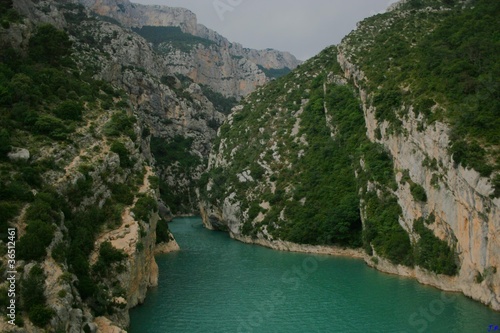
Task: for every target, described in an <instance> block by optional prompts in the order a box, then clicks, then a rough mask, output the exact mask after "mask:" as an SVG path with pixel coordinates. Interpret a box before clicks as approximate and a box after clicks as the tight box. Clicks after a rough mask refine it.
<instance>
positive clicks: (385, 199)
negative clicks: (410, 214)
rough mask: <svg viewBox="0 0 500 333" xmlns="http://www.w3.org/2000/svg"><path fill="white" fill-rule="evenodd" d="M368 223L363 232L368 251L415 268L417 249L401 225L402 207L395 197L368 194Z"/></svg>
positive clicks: (365, 198) (366, 196)
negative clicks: (415, 249) (414, 261)
mask: <svg viewBox="0 0 500 333" xmlns="http://www.w3.org/2000/svg"><path fill="white" fill-rule="evenodd" d="M364 200H365V207H366V216H367V218H366V221H365V228H364V230H363V241H364V248H365V250H366V251H367V253H368V254H371V253H372V249H371V246H373V248H374V249H375V251H376V252H377V254H378V255H380V256H382V257H385V258H387V259H389V260H390V261H391V262H393V263H394V264H403V265H406V266H413V249H412V244H411V241H410V237H409V236H408V233H407V232H406V231H405V230H404V229H403V228H402V227H401V225H400V224H399V217H400V216H401V213H402V212H401V207H400V206H399V204H398V202H397V199H396V197H395V196H394V195H392V194H388V193H387V192H384V193H383V194H382V195H381V196H379V195H377V194H376V193H374V192H368V193H367V194H365V196H364Z"/></svg>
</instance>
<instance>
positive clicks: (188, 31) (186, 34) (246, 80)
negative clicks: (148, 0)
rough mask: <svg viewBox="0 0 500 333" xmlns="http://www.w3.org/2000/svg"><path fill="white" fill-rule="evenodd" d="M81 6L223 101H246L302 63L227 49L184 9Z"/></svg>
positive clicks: (106, 2)
mask: <svg viewBox="0 0 500 333" xmlns="http://www.w3.org/2000/svg"><path fill="white" fill-rule="evenodd" d="M80 3H82V4H84V5H85V6H86V7H88V8H90V9H91V10H93V11H94V12H96V13H98V14H99V15H103V16H107V17H110V18H112V19H114V20H116V21H118V22H119V23H120V24H122V25H123V26H124V27H129V28H134V31H136V32H138V33H139V34H141V35H142V36H143V37H145V38H146V39H147V40H148V41H149V42H150V43H152V44H153V45H154V46H155V48H156V49H157V50H159V51H161V53H162V54H163V56H164V62H165V65H166V67H165V68H167V69H168V70H169V71H170V72H173V73H179V74H183V75H185V76H188V77H189V78H191V79H192V80H193V81H195V82H196V83H198V84H203V85H207V86H209V87H210V88H211V89H213V90H214V91H216V92H218V93H221V94H223V95H224V96H226V97H235V98H240V97H243V96H246V95H248V94H249V93H251V92H252V91H254V90H255V89H256V88H257V87H258V86H261V85H263V84H265V83H266V82H268V81H269V79H270V78H274V77H275V75H276V74H275V73H286V72H289V71H290V70H292V69H294V68H295V67H297V65H299V64H300V63H301V62H300V61H298V60H297V59H296V58H295V57H294V56H293V55H291V54H290V53H288V52H280V51H276V50H272V49H267V50H252V49H247V48H243V47H242V46H241V45H240V44H238V43H231V42H229V41H228V40H227V39H226V38H224V37H223V36H221V35H220V34H218V33H217V32H215V31H213V30H211V29H208V28H207V27H205V26H203V25H201V24H198V22H197V18H196V15H195V14H193V13H192V12H190V11H189V10H187V9H183V8H173V7H166V6H146V5H140V4H134V3H131V2H129V1H128V0H124V1H122V0H80ZM166 28H170V29H166ZM174 28H177V29H178V30H176V29H174ZM194 37H197V38H194Z"/></svg>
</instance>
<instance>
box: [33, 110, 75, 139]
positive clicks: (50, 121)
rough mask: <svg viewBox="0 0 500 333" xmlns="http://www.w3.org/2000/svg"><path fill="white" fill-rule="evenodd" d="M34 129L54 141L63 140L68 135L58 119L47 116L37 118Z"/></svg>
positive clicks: (66, 129)
mask: <svg viewBox="0 0 500 333" xmlns="http://www.w3.org/2000/svg"><path fill="white" fill-rule="evenodd" d="M34 129H35V130H36V131H37V132H38V133H40V134H45V135H48V136H50V137H51V138H53V139H56V140H65V139H66V137H67V134H68V133H69V130H68V128H67V127H66V126H65V125H64V123H63V122H62V121H61V120H60V119H58V118H55V117H53V116H49V115H41V116H39V117H38V119H37V120H36V122H35V127H34Z"/></svg>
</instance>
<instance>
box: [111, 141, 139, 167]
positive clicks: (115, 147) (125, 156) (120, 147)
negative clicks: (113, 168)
mask: <svg viewBox="0 0 500 333" xmlns="http://www.w3.org/2000/svg"><path fill="white" fill-rule="evenodd" d="M110 150H111V151H112V152H113V153H116V154H118V156H119V157H120V166H121V167H122V168H130V167H133V166H134V163H133V161H132V160H131V159H130V157H129V156H130V154H129V152H128V149H127V147H125V145H124V144H123V143H122V142H120V141H115V142H113V143H112V144H111V148H110Z"/></svg>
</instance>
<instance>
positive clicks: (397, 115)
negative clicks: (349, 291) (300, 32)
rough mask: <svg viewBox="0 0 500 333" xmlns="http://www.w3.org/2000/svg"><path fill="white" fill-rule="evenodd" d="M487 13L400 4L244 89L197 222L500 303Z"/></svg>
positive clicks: (492, 10) (492, 64)
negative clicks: (357, 260)
mask: <svg viewBox="0 0 500 333" xmlns="http://www.w3.org/2000/svg"><path fill="white" fill-rule="evenodd" d="M498 14H499V6H498V4H496V3H491V2H489V1H481V0H477V1H471V2H467V3H463V2H458V1H430V0H429V1H411V0H410V1H403V2H400V3H398V4H397V5H395V6H394V7H393V9H392V10H391V11H389V12H387V13H385V14H381V15H376V16H374V17H372V18H369V19H367V20H365V21H363V22H362V23H360V24H359V25H358V29H357V30H356V31H354V32H353V33H351V34H350V35H349V36H347V37H346V38H345V39H344V41H343V42H342V43H341V44H340V45H339V46H338V47H332V48H329V49H326V50H325V51H323V52H322V53H321V54H320V55H318V56H317V57H315V58H314V59H312V60H310V61H308V62H306V63H305V64H303V65H301V66H300V68H299V69H297V70H295V71H294V72H292V73H291V74H289V75H288V76H286V77H284V78H281V79H279V80H277V81H275V82H272V83H271V84H269V85H268V86H266V87H264V88H261V89H259V90H258V91H257V92H255V93H253V94H252V95H251V96H249V97H248V98H247V99H246V100H245V101H244V102H243V104H242V106H240V107H239V108H238V109H237V110H236V111H235V113H234V114H232V115H231V116H230V117H229V118H228V121H227V122H226V123H225V124H224V125H223V126H222V127H221V128H220V130H219V135H218V139H217V141H216V144H215V147H216V149H214V151H213V152H212V154H211V156H210V160H209V172H208V173H207V174H205V175H204V176H203V177H202V180H203V184H206V185H204V186H203V189H202V191H201V196H202V199H203V203H202V213H203V218H204V222H205V224H206V225H207V227H209V228H217V229H223V230H229V232H230V233H231V235H232V236H233V237H235V238H237V239H240V240H243V241H246V242H256V243H259V244H263V245H266V246H270V247H274V248H280V249H290V250H299V251H323V252H325V251H326V252H338V247H339V246H340V247H353V248H360V247H363V248H364V250H365V253H366V254H365V261H366V262H367V263H368V264H370V265H372V266H376V267H377V268H378V269H381V270H384V271H388V272H391V273H396V274H402V275H409V276H414V277H416V278H417V279H418V280H419V281H421V282H423V283H428V284H432V285H434V286H437V287H439V288H443V289H446V290H457V291H461V292H463V293H465V294H466V295H468V296H471V297H473V298H474V299H477V300H479V301H481V302H483V303H485V304H487V305H489V306H491V307H493V308H495V309H500V289H499V286H500V283H499V282H500V280H499V279H500V276H499V274H498V273H497V267H498V265H499V262H498V258H500V256H499V254H500V243H499V241H498V230H499V223H500V211H499V206H500V199H499V198H498V169H499V166H500V164H499V163H498V162H499V160H498V147H499V146H498V133H500V128H499V126H498V125H499V124H498V119H499V118H498V114H497V113H498V101H499V98H498V96H499V95H498V81H497V80H496V79H494V78H495V77H498V74H500V73H499V72H498V70H499V67H498V64H497V62H496V60H495V57H496V56H495V55H496V54H498V47H499V38H498V33H497V32H495V29H494V28H493V27H494V22H493V21H494V20H495V17H497V16H498ZM471 25H474V28H472V27H471ZM450 36H453V37H450ZM467 50H468V51H469V52H470V53H467V54H468V55H469V57H470V59H469V60H465V61H464V60H462V55H463V54H464V52H465V51H467ZM436 53H439V56H437V54H436ZM443 55H444V56H445V57H444V58H441V57H442V56H443ZM440 59H443V60H440ZM486 96H487V97H486ZM485 97H486V98H485ZM467 120H468V122H467ZM495 185H496V187H495ZM297 243H298V244H302V246H301V245H297ZM310 245H321V246H323V247H321V248H316V249H314V248H312V247H311V246H310ZM325 245H326V246H330V250H328V249H326V250H325V248H324V246H325Z"/></svg>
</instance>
